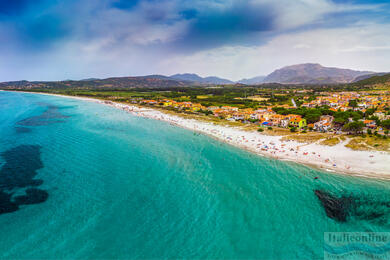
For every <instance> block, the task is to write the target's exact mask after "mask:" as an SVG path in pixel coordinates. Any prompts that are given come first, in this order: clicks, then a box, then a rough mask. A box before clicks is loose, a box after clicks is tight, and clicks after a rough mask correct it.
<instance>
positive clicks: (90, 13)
mask: <svg viewBox="0 0 390 260" xmlns="http://www.w3.org/2000/svg"><path fill="white" fill-rule="evenodd" d="M386 2H387V1H368V0H367V1H365V0H356V1H354V0H350V1H342V0H334V1H332V0H294V1H292V0H208V1H207V0H64V1H60V0H3V1H0V55H1V56H0V57H1V59H0V81H7V80H20V79H27V80H63V79H82V78H89V77H99V78H104V77H110V76H135V75H146V74H165V75H170V74H174V73H183V72H193V73H198V74H200V75H202V76H209V75H217V76H221V77H226V78H229V79H233V80H238V79H241V78H247V77H254V76H258V75H264V74H268V73H270V72H272V71H273V70H274V69H277V68H280V67H282V66H286V65H291V64H296V63H304V62H317V63H321V64H323V65H325V66H335V67H345V68H353V69H360V70H372V71H390V66H389V60H390V33H389V32H390V4H388V3H386Z"/></svg>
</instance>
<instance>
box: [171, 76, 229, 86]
mask: <svg viewBox="0 0 390 260" xmlns="http://www.w3.org/2000/svg"><path fill="white" fill-rule="evenodd" d="M170 78H172V79H176V80H187V81H193V82H197V83H202V84H234V82H233V81H230V80H228V79H223V78H219V77H216V76H209V77H205V78H202V77H201V76H199V75H197V74H194V73H183V74H175V75H172V76H170Z"/></svg>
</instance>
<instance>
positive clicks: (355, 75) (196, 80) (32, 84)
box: [0, 63, 386, 89]
mask: <svg viewBox="0 0 390 260" xmlns="http://www.w3.org/2000/svg"><path fill="white" fill-rule="evenodd" d="M385 74H386V73H375V72H371V71H356V70H350V69H339V68H331V67H323V66H321V65H320V64H315V63H305V64H298V65H292V66H287V67H283V68H281V69H278V70H275V71H274V72H272V73H271V74H269V75H268V76H257V77H254V78H249V79H242V80H239V81H236V82H234V81H231V80H228V79H223V78H219V77H215V76H210V77H201V76H199V75H197V74H190V73H184V74H175V75H172V76H164V75H147V76H139V77H112V78H107V79H97V78H89V79H83V80H64V81H25V80H22V81H14V82H3V83H0V88H3V89H4V88H5V89H7V88H8V89H15V88H17V89H29V88H68V87H74V88H85V89H93V88H97V89H99V88H105V89H106V88H115V89H125V88H169V87H184V86H196V85H198V86H202V85H204V86H207V85H232V84H236V85H240V84H245V85H256V84H264V83H278V84H313V85H318V84H339V83H352V82H357V81H361V80H365V79H369V78H370V77H373V76H382V75H385Z"/></svg>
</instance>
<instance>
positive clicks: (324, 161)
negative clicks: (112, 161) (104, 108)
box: [40, 93, 390, 179]
mask: <svg viewBox="0 0 390 260" xmlns="http://www.w3.org/2000/svg"><path fill="white" fill-rule="evenodd" d="M40 94H46V95H53V94H47V93H40ZM61 96H62V97H69V98H76V99H82V100H85V101H93V102H98V103H101V104H105V105H109V106H112V107H115V108H118V109H122V110H124V111H127V112H128V113H131V114H132V115H134V116H140V117H144V118H150V119H154V120H160V121H165V122H168V123H170V124H171V125H175V126H178V127H182V128H186V129H189V130H192V131H195V132H197V133H202V134H206V135H208V136H210V137H213V138H216V139H218V140H220V141H223V142H226V143H228V144H231V145H234V146H236V147H240V148H243V149H246V150H248V151H250V152H253V153H256V154H258V155H260V156H267V157H270V158H275V159H279V160H286V161H293V162H297V163H301V164H305V165H310V166H314V167H316V168H321V169H323V170H325V171H331V172H339V173H346V174H351V175H357V176H366V177H374V178H383V179H390V154H389V153H387V152H380V151H356V150H352V149H350V148H347V147H346V146H345V145H346V144H347V143H348V142H349V140H348V138H347V139H346V140H345V141H343V142H340V143H339V144H337V145H334V146H326V145H320V144H319V143H318V142H315V143H300V142H297V141H293V140H283V138H282V136H273V135H266V134H264V133H260V132H257V131H246V130H243V129H241V128H240V127H232V126H223V125H219V124H215V123H212V122H206V121H200V120H196V119H188V118H183V117H180V116H179V115H172V114H167V113H164V112H162V111H159V110H156V109H151V108H146V107H139V106H134V105H130V104H123V103H116V102H111V101H103V100H99V99H93V98H82V97H73V96H63V95H61Z"/></svg>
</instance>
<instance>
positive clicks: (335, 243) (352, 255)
mask: <svg viewBox="0 0 390 260" xmlns="http://www.w3.org/2000/svg"><path fill="white" fill-rule="evenodd" d="M324 259H390V232H325V233H324Z"/></svg>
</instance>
